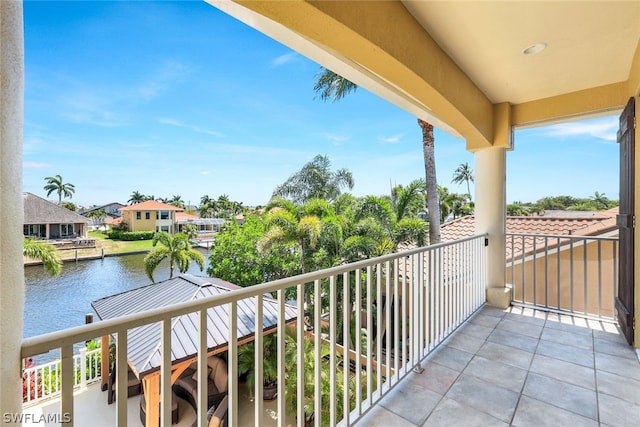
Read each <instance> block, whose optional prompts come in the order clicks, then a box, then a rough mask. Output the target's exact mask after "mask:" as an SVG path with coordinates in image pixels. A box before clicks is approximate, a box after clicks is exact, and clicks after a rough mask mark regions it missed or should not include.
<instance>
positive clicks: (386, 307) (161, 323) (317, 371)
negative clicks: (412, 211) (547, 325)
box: [22, 236, 486, 426]
mask: <svg viewBox="0 0 640 427" xmlns="http://www.w3.org/2000/svg"><path fill="white" fill-rule="evenodd" d="M485 237H486V236H475V237H470V238H467V239H463V240H458V241H455V242H450V243H444V244H438V245H433V246H430V247H427V248H419V249H413V250H409V251H405V252H402V253H395V254H390V255H386V256H383V257H379V258H375V259H371V260H366V261H360V262H356V263H352V264H348V265H343V266H339V267H335V268H331V269H326V270H322V271H317V272H313V273H308V274H303V275H300V276H295V277H290V278H286V279H282V280H277V281H274V282H269V283H265V284H261V285H256V286H252V287H249V288H243V289H239V290H237V291H233V292H230V293H228V294H226V295H220V296H214V297H209V298H206V299H199V300H196V301H191V302H187V303H179V304H175V305H172V306H169V307H164V308H161V309H156V310H152V311H147V312H143V313H139V314H135V315H128V316H124V317H121V318H118V319H110V320H105V321H101V322H97V323H93V324H89V325H83V326H79V327H75V328H71V329H68V330H65V331H59V332H55V333H51V334H46V335H41V336H38V337H33V338H28V339H25V340H24V341H23V344H22V356H23V357H25V358H27V357H30V356H33V355H37V354H40V353H44V352H47V351H50V350H55V349H60V351H61V355H62V357H61V363H60V366H61V370H60V376H61V382H60V383H61V392H60V396H61V399H60V413H62V414H71V416H70V418H71V419H70V421H71V423H70V424H69V425H73V421H74V418H73V413H74V397H73V388H74V384H75V381H74V364H73V358H72V354H73V345H74V343H79V342H84V341H86V340H89V339H93V338H94V337H100V336H105V335H111V336H113V337H115V344H116V366H117V372H116V395H117V396H126V393H127V390H126V387H127V363H126V360H127V333H128V331H130V330H132V329H134V328H138V327H140V326H144V325H150V324H158V327H159V328H160V330H161V331H162V334H161V337H162V338H161V342H160V349H161V352H162V355H163V356H162V362H163V363H162V365H161V368H160V394H161V396H162V398H161V410H160V411H161V412H160V413H161V417H162V418H163V420H170V419H171V403H170V401H168V400H169V399H166V400H167V402H165V396H171V368H172V365H171V358H170V354H171V352H170V351H169V349H170V348H171V345H172V343H171V333H170V330H171V324H172V319H175V318H176V317H178V316H182V315H185V314H189V313H196V314H197V317H196V318H199V319H200V321H199V322H196V323H197V324H196V325H195V327H196V329H197V334H198V342H199V343H200V348H199V350H198V353H197V360H198V366H201V367H202V368H203V369H201V371H199V372H198V375H199V378H200V379H202V380H203V381H204V380H205V379H206V375H207V372H206V369H204V367H206V362H207V357H208V355H207V351H208V350H209V349H208V348H207V345H206V337H207V334H206V318H207V316H206V314H207V310H208V309H210V308H212V307H216V306H221V305H224V306H226V311H227V312H228V314H229V317H228V319H227V321H228V325H229V331H230V333H229V335H230V336H229V337H228V342H229V346H228V353H227V359H228V369H229V385H228V388H229V392H228V393H229V394H228V397H229V409H228V414H227V416H228V425H230V426H235V425H237V424H238V362H237V357H238V350H237V344H238V333H237V331H238V327H237V326H238V323H239V322H240V321H241V319H242V320H247V319H246V313H242V314H241V313H239V312H238V302H239V301H242V300H243V299H246V298H251V299H253V300H255V307H256V312H255V318H254V319H253V322H254V323H255V330H256V331H261V330H262V325H263V304H262V301H263V298H264V294H265V293H270V294H272V295H275V296H276V297H277V301H278V314H279V316H278V317H279V318H278V324H277V330H276V332H277V348H278V351H277V367H278V369H277V371H278V375H277V384H278V394H277V399H278V400H277V408H278V423H279V425H281V426H282V425H284V414H285V413H286V411H291V409H292V407H293V406H295V408H296V409H295V412H294V413H295V414H296V419H297V424H298V425H299V426H303V425H304V423H305V420H306V421H311V420H313V422H314V424H315V425H337V424H341V425H351V424H353V423H354V422H356V421H357V420H358V419H359V418H360V417H361V416H362V415H363V414H364V413H365V412H366V411H367V410H368V408H370V407H372V406H373V405H374V404H375V403H376V402H377V401H378V400H379V399H380V398H381V397H382V396H384V395H385V394H386V393H388V392H389V391H390V390H391V389H392V388H393V387H394V386H395V385H396V384H397V383H398V382H399V381H400V380H401V379H402V378H403V377H404V376H406V375H407V374H409V373H410V372H411V371H412V370H414V369H417V370H419V369H420V361H421V360H422V359H423V358H424V357H425V356H426V355H427V354H428V353H429V352H430V351H432V350H433V349H434V348H435V347H436V346H437V345H438V344H439V343H441V342H442V341H443V340H444V339H445V338H446V337H447V336H448V335H450V334H451V333H452V332H453V331H454V330H455V329H456V327H457V326H459V325H461V324H462V323H463V322H464V321H465V320H466V319H467V318H468V317H469V316H470V315H471V314H473V313H474V312H475V311H476V310H477V309H478V308H479V307H481V306H482V305H483V304H484V301H485V275H486V248H485ZM292 294H293V295H295V298H296V300H297V303H296V304H297V308H298V313H299V315H298V317H297V320H296V321H295V322H296V324H295V328H293V329H294V330H295V334H294V336H295V338H294V339H295V345H294V346H292V345H291V342H290V341H288V340H290V339H291V338H290V336H291V335H289V337H288V338H287V333H286V332H287V331H286V328H290V327H288V326H287V325H285V322H284V319H285V316H284V312H285V295H292ZM305 296H307V297H308V299H307V300H308V301H311V304H310V305H309V306H308V307H306V308H307V310H306V311H305V305H304V301H305ZM318 308H320V309H318ZM305 312H306V313H308V314H309V316H308V318H307V320H305V317H306V316H303V315H300V314H302V313H305ZM241 316H244V318H242V317H241ZM290 329H291V328H290ZM263 338H264V334H263V333H256V334H255V344H256V345H255V348H256V349H257V350H256V352H255V353H256V354H255V361H256V366H255V368H256V369H255V378H256V379H255V384H256V387H255V390H254V396H255V411H256V417H255V420H256V425H257V423H258V420H260V419H261V416H260V414H261V413H262V411H263V406H262V393H263V391H262V386H261V385H262V383H263V381H262V380H263ZM292 347H295V352H294V353H293V355H292V354H291V348H292ZM292 358H293V359H292ZM292 360H293V363H291V362H292ZM309 362H311V363H309ZM316 362H319V363H316ZM309 369H310V371H309ZM294 379H295V382H293V385H294V386H293V387H290V385H291V383H292V381H294ZM257 385H260V387H258V386H257ZM285 385H287V386H288V389H286V388H285ZM291 390H294V391H295V393H296V394H295V395H294V396H292V395H291V394H290V393H291ZM199 391H200V390H199ZM205 394H206V390H205ZM285 398H286V399H285ZM105 400H106V399H105ZM199 402H200V403H203V405H199V408H198V411H197V416H198V417H199V420H200V425H205V420H206V411H207V408H206V407H204V406H205V405H204V404H205V403H206V396H204V395H202V393H199ZM293 402H295V404H294V403H293ZM105 404H106V402H105ZM305 408H307V411H306V412H305ZM309 408H315V410H310V409H309ZM310 412H312V413H310ZM116 418H117V425H118V426H126V425H127V399H116ZM169 422H170V421H169ZM169 422H168V423H166V425H168V424H169Z"/></svg>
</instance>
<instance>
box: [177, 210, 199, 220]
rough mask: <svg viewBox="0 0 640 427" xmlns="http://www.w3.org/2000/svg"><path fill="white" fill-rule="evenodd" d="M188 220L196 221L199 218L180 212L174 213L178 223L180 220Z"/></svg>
mask: <svg viewBox="0 0 640 427" xmlns="http://www.w3.org/2000/svg"><path fill="white" fill-rule="evenodd" d="M188 219H193V220H196V219H200V217H199V216H197V215H194V214H190V213H186V212H182V211H178V212H176V220H177V221H180V220H182V221H186V220H188Z"/></svg>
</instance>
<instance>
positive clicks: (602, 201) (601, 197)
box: [589, 191, 609, 209]
mask: <svg viewBox="0 0 640 427" xmlns="http://www.w3.org/2000/svg"><path fill="white" fill-rule="evenodd" d="M589 198H590V199H591V200H593V203H594V204H595V205H596V209H607V208H608V207H609V198H608V197H607V196H606V195H605V194H604V193H599V192H598V191H596V192H595V194H594V195H593V196H591V197H589Z"/></svg>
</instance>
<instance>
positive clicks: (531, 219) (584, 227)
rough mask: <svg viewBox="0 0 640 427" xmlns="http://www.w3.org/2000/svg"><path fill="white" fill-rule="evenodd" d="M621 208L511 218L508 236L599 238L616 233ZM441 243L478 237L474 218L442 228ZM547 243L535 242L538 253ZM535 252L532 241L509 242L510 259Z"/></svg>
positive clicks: (520, 239) (563, 240)
mask: <svg viewBox="0 0 640 427" xmlns="http://www.w3.org/2000/svg"><path fill="white" fill-rule="evenodd" d="M617 214H618V208H617V207H616V208H613V209H609V210H607V211H597V212H571V211H552V212H547V213H545V215H541V216H508V217H507V221H506V222H507V224H506V225H507V233H509V234H538V235H554V236H557V235H562V236H566V235H570V236H599V235H602V234H605V233H608V232H611V231H614V230H616V229H617V226H616V215H617ZM440 232H441V239H442V241H443V242H448V241H452V240H457V239H462V238H465V237H469V236H472V235H473V234H475V224H474V217H473V216H466V217H462V218H458V219H456V220H453V221H450V222H447V223H445V224H442V226H441V230H440ZM567 242H568V241H567V240H566V239H561V240H560V242H559V243H560V244H561V245H562V244H566V243H567ZM557 244H558V240H557V239H551V240H550V241H549V242H548V243H547V245H548V246H547V247H548V248H551V247H552V246H553V247H555V246H556V245H557ZM544 245H545V243H544V239H542V238H536V239H535V247H536V250H541V249H542V248H544ZM533 249H534V239H533V238H532V237H524V238H523V237H514V238H513V239H508V241H507V254H506V255H507V259H510V257H511V253H512V252H513V253H514V254H520V253H522V251H523V250H524V251H525V252H526V253H530V252H532V251H533Z"/></svg>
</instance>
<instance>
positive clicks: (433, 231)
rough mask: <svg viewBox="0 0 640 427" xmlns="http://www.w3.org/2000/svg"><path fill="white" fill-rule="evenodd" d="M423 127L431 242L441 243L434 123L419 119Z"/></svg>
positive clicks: (419, 123)
mask: <svg viewBox="0 0 640 427" xmlns="http://www.w3.org/2000/svg"><path fill="white" fill-rule="evenodd" d="M418 125H420V128H421V129H422V151H423V155H424V172H425V177H426V185H425V188H426V190H427V211H428V212H427V215H428V218H429V244H434V243H440V203H439V202H438V181H437V180H436V153H435V140H434V138H433V125H432V124H430V123H427V122H425V121H424V120H422V119H418Z"/></svg>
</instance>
